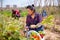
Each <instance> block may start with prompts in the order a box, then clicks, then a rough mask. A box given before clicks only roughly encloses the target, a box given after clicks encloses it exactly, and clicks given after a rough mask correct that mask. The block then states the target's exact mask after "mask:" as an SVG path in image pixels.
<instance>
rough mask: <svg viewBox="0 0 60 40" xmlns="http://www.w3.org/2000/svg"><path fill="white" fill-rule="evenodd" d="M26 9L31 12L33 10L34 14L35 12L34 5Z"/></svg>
mask: <svg viewBox="0 0 60 40" xmlns="http://www.w3.org/2000/svg"><path fill="white" fill-rule="evenodd" d="M26 9H30V10H32V11H34V12H35V8H34V5H32V6H31V5H29V6H27V7H26Z"/></svg>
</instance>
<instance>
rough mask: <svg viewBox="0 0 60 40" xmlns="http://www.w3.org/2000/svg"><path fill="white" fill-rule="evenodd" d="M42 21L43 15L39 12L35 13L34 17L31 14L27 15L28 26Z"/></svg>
mask: <svg viewBox="0 0 60 40" xmlns="http://www.w3.org/2000/svg"><path fill="white" fill-rule="evenodd" d="M41 21H42V16H41V15H40V14H38V13H35V17H34V19H33V18H32V17H31V16H30V15H27V18H26V26H28V28H30V25H36V24H38V23H40V22H41Z"/></svg>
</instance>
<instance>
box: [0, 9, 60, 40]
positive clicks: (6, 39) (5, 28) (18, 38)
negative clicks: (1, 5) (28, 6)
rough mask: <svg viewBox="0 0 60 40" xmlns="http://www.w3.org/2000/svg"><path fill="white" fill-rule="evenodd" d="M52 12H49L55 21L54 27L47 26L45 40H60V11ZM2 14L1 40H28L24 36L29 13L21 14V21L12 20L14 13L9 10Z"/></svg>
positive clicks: (0, 24) (0, 23) (0, 15)
mask: <svg viewBox="0 0 60 40" xmlns="http://www.w3.org/2000/svg"><path fill="white" fill-rule="evenodd" d="M52 10H53V9H52ZM52 10H51V11H50V10H49V11H48V12H47V13H51V14H52V15H53V16H54V19H52V21H51V22H53V25H50V24H48V25H47V24H45V30H44V31H45V40H60V21H59V20H60V19H59V18H60V11H56V10H57V9H56V10H55V11H56V12H55V11H52ZM37 11H38V10H37ZM0 13H1V14H0V40H27V38H26V37H25V36H24V35H23V31H24V27H25V25H26V15H27V11H26V10H25V11H22V12H21V17H20V18H19V20H17V19H14V18H12V17H11V15H12V12H11V11H9V10H4V11H3V12H0ZM51 14H49V15H48V16H50V15H51ZM48 23H49V22H48Z"/></svg>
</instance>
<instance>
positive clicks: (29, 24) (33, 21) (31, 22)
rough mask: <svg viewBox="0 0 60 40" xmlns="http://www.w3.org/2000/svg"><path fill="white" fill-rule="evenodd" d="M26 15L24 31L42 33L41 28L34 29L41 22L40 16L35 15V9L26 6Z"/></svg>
mask: <svg viewBox="0 0 60 40" xmlns="http://www.w3.org/2000/svg"><path fill="white" fill-rule="evenodd" d="M27 11H28V15H27V18H26V29H27V30H35V31H37V32H38V31H40V30H41V31H43V26H40V27H38V28H36V25H37V24H38V23H40V22H41V21H42V16H41V15H40V14H38V13H36V11H35V8H34V7H33V6H30V5H29V6H27Z"/></svg>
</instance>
